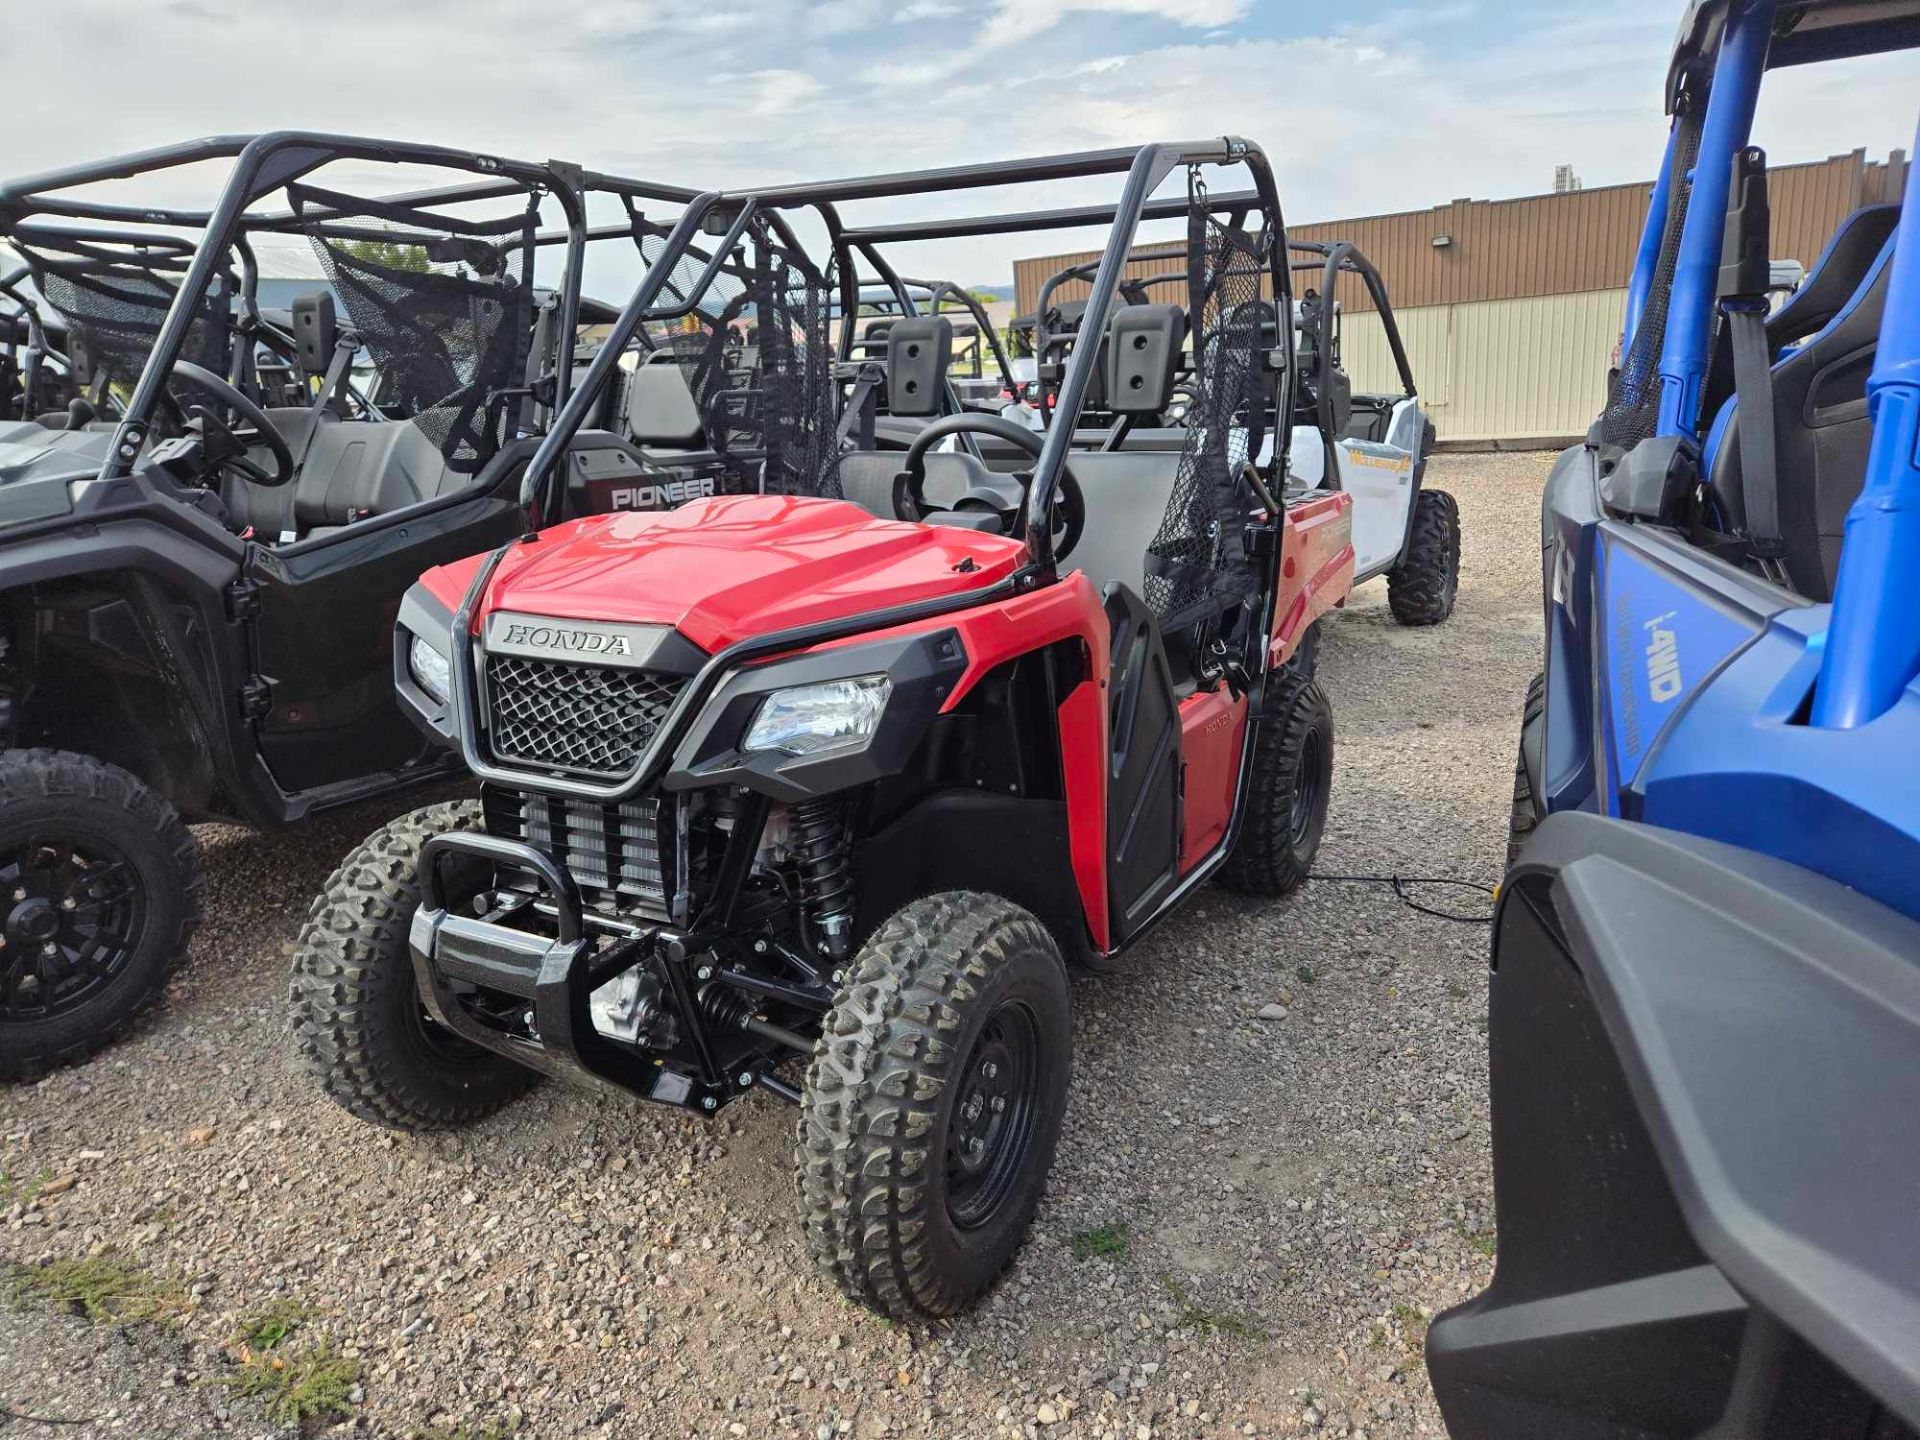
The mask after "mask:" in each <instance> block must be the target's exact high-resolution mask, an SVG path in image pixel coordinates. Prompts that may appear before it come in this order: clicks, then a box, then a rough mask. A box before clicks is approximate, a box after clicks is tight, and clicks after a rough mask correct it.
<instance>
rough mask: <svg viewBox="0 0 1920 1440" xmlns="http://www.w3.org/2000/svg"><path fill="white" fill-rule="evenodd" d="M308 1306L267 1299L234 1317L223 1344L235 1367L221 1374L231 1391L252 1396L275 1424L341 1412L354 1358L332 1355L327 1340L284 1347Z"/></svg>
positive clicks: (353, 1379)
mask: <svg viewBox="0 0 1920 1440" xmlns="http://www.w3.org/2000/svg"><path fill="white" fill-rule="evenodd" d="M313 1316H314V1310H313V1307H312V1306H311V1305H308V1304H307V1303H306V1302H305V1301H302V1300H293V1299H284V1298H283V1299H279V1300H269V1301H267V1302H266V1303H265V1304H262V1305H256V1306H254V1307H253V1309H251V1310H249V1311H247V1312H246V1313H245V1314H244V1315H242V1316H241V1317H240V1326H239V1328H238V1329H237V1330H235V1331H234V1334H233V1337H232V1339H230V1340H228V1342H227V1344H228V1346H229V1348H230V1350H231V1353H232V1355H233V1360H234V1364H235V1366H236V1367H237V1368H236V1369H235V1370H234V1371H233V1373H232V1374H230V1375H225V1376H223V1377H221V1382H220V1383H221V1384H223V1385H225V1386H226V1388H227V1389H228V1390H229V1391H231V1392H232V1393H233V1394H235V1395H241V1396H245V1397H247V1398H250V1399H257V1400H259V1401H261V1402H262V1405H263V1406H264V1408H265V1409H266V1412H267V1418H268V1419H269V1420H272V1421H273V1422H274V1423H275V1424H279V1425H305V1424H306V1423H307V1422H308V1421H310V1420H311V1421H323V1422H331V1421H333V1420H337V1419H339V1418H340V1417H342V1416H344V1415H345V1414H346V1413H347V1408H348V1407H349V1406H350V1405H351V1404H352V1403H353V1387H354V1386H355V1385H357V1384H359V1383H360V1362H359V1361H358V1360H351V1359H348V1358H347V1357H346V1356H344V1355H336V1354H334V1352H333V1348H332V1347H331V1346H330V1345H327V1344H324V1343H322V1344H319V1345H309V1346H307V1347H305V1348H304V1349H301V1350H298V1351H294V1350H289V1349H287V1348H285V1347H286V1342H287V1341H288V1340H289V1339H291V1338H292V1337H293V1335H294V1334H295V1332H296V1331H298V1330H300V1329H301V1328H302V1327H303V1326H304V1325H305V1324H306V1323H307V1322H308V1321H309V1320H311V1319H313Z"/></svg>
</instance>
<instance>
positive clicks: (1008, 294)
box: [967, 285, 1013, 300]
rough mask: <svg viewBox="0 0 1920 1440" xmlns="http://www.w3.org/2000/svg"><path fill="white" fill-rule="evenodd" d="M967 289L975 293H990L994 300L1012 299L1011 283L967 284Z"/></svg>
mask: <svg viewBox="0 0 1920 1440" xmlns="http://www.w3.org/2000/svg"><path fill="white" fill-rule="evenodd" d="M967 289H969V290H971V291H972V292H973V293H974V294H976V295H991V296H992V297H993V298H994V299H996V300H1011V299H1013V286H1011V285H969V286H968V287H967Z"/></svg>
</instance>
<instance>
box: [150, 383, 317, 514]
mask: <svg viewBox="0 0 1920 1440" xmlns="http://www.w3.org/2000/svg"><path fill="white" fill-rule="evenodd" d="M173 373H174V375H175V376H177V377H178V378H180V379H182V380H184V381H186V382H187V383H188V384H189V385H197V386H199V387H200V388H201V389H202V390H205V391H208V392H209V393H211V394H213V395H214V396H216V397H217V398H218V399H220V400H221V401H222V402H223V403H224V404H226V405H228V406H230V407H231V408H232V409H234V410H236V411H238V412H239V414H240V418H241V419H242V420H244V421H246V422H247V425H248V426H249V427H251V432H252V433H250V434H246V435H242V434H239V433H236V432H235V431H233V430H230V429H228V428H227V426H226V425H224V424H222V423H221V422H220V421H219V420H216V419H215V418H214V417H213V415H212V414H211V413H210V412H208V411H206V410H205V409H204V408H202V407H195V408H198V409H200V410H201V413H202V414H203V415H204V416H206V419H207V422H208V423H209V424H213V425H219V427H220V429H222V430H223V431H225V432H226V435H227V438H228V439H230V440H233V441H234V442H236V443H237V444H239V445H240V446H241V447H242V448H243V449H244V448H245V447H247V446H250V445H264V446H266V447H267V449H268V450H270V451H272V452H273V470H272V472H271V473H269V472H268V471H266V470H263V469H261V468H260V467H259V466H258V465H256V464H254V463H253V461H251V460H249V459H248V458H247V457H246V456H245V455H244V454H239V455H222V456H219V457H218V459H217V460H216V463H217V464H219V465H222V466H225V467H227V468H229V469H233V470H238V471H239V472H240V473H241V474H242V475H244V476H246V477H247V479H249V480H251V481H253V483H254V484H256V485H265V486H268V487H269V488H272V487H274V486H279V485H284V484H286V483H287V482H288V481H289V480H291V479H293V470H294V464H293V451H292V450H290V449H288V448H287V442H286V441H285V440H283V439H282V438H281V436H280V432H279V431H278V430H276V429H274V428H273V421H271V420H269V419H268V418H267V412H266V411H264V410H262V409H261V408H260V407H259V406H258V405H256V404H254V403H253V401H252V400H251V399H250V398H249V397H248V396H247V395H246V394H245V393H244V392H243V391H241V390H240V389H239V387H237V386H235V385H232V384H229V383H228V381H227V379H226V377H224V376H221V375H216V374H214V373H213V371H211V370H208V369H205V368H203V367H201V366H199V365H195V364H194V363H193V362H192V361H191V360H176V361H174V362H173Z"/></svg>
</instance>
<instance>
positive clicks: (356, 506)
mask: <svg viewBox="0 0 1920 1440" xmlns="http://www.w3.org/2000/svg"><path fill="white" fill-rule="evenodd" d="M267 416H268V418H269V419H271V420H272V421H273V422H274V428H275V429H276V430H278V431H279V432H280V435H281V437H282V438H283V439H285V440H286V442H287V446H288V448H289V449H291V450H292V451H293V454H294V457H295V458H296V459H297V460H300V470H299V473H298V474H297V475H296V476H295V477H294V478H293V480H292V481H290V482H289V483H288V484H285V485H280V486H268V485H256V484H254V483H253V482H252V481H249V480H244V479H240V478H238V477H231V476H230V477H229V478H228V480H227V483H226V489H225V494H224V496H223V498H224V499H225V500H226V502H227V511H228V513H229V515H231V516H232V518H233V523H234V524H235V525H237V526H244V525H251V526H253V528H254V529H255V531H256V532H258V533H259V534H260V535H261V536H263V537H266V538H269V539H271V538H274V537H276V536H280V535H285V534H288V533H293V534H298V535H302V536H305V535H309V534H313V533H316V532H318V531H321V530H327V529H333V528H337V527H339V526H342V525H348V524H351V523H352V522H353V521H355V520H357V519H360V518H361V517H363V516H366V515H385V514H389V513H390V512H392V511H395V510H401V509H404V508H405V507H407V506H409V505H417V504H419V503H420V502H421V501H422V500H432V499H435V498H437V497H439V496H441V495H448V494H451V493H453V492H454V491H455V490H458V489H460V488H461V487H462V486H464V485H466V484H467V483H468V481H469V480H470V479H471V477H470V476H468V475H465V474H463V473H461V472H460V471H458V470H455V469H453V468H452V467H450V466H449V465H448V464H447V462H446V459H445V457H444V456H442V455H441V453H440V450H439V447H438V446H436V445H435V444H434V442H433V441H432V439H431V438H429V437H428V435H427V434H426V433H425V432H424V431H422V430H421V429H420V427H419V426H418V425H415V424H414V423H413V422H412V421H410V420H342V419H341V418H340V417H339V416H337V415H336V414H334V413H333V412H332V411H331V410H323V411H321V412H320V413H319V430H318V432H317V433H315V434H314V435H313V436H312V439H311V441H309V439H308V431H309V429H310V428H311V427H312V425H313V423H314V422H313V412H312V411H311V410H309V409H306V408H304V407H288V408H281V409H273V410H269V411H267ZM303 454H304V457H305V458H304V459H301V457H302V455H303ZM254 459H255V460H256V462H258V463H261V464H271V463H272V461H271V458H270V457H269V456H268V455H267V454H266V452H265V451H256V452H255V453H254Z"/></svg>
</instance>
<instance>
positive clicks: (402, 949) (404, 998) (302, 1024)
mask: <svg viewBox="0 0 1920 1440" xmlns="http://www.w3.org/2000/svg"><path fill="white" fill-rule="evenodd" d="M479 828H480V804H479V802H478V801H476V800H460V801H455V802H453V803H451V804H442V805H429V806H427V807H426V808H425V809H421V810H415V811H414V812H413V813H412V814H409V815H402V816H401V817H400V818H399V819H398V820H395V821H393V822H392V823H391V824H388V825H384V826H382V827H381V828H380V829H378V830H376V831H374V832H373V834H371V835H370V836H368V837H367V839H366V842H365V843H364V844H362V845H361V846H360V847H359V848H358V849H356V850H354V851H353V852H352V853H351V854H349V855H348V856H347V858H346V859H345V860H343V861H342V862H341V863H340V868H339V869H338V870H335V871H334V872H333V875H332V876H331V877H330V878H329V879H328V881H327V886H326V889H324V890H323V891H321V892H320V895H319V897H318V898H317V899H316V900H315V901H314V902H313V908H312V909H311V910H309V911H308V912H307V923H306V925H305V926H304V927H302V929H301V931H300V938H299V939H297V940H296V941H294V946H293V979H292V986H291V993H290V997H289V998H290V1000H291V1002H292V1012H293V1035H294V1042H295V1044H296V1045H297V1046H298V1047H299V1050H300V1055H301V1058H302V1059H303V1060H305V1061H306V1066H307V1069H308V1070H309V1071H311V1072H312V1074H313V1075H314V1077H315V1078H316V1079H318V1080H319V1081H320V1084H321V1086H322V1087H323V1088H324V1089H325V1090H326V1092H327V1094H328V1096H329V1097H330V1098H331V1099H332V1100H333V1101H334V1102H335V1103H336V1104H338V1105H340V1106H341V1107H342V1108H343V1109H345V1110H348V1111H350V1112H351V1113H353V1114H354V1115H357V1116H359V1117H360V1118H361V1119H362V1120H367V1121H370V1122H372V1123H373V1124H375V1125H384V1126H386V1127H387V1128H388V1129H391V1130H445V1129H450V1128H452V1127H454V1126H458V1125H466V1124H470V1123H472V1122H473V1121H475V1120H480V1119H483V1118H484V1117H486V1116H488V1115H491V1114H493V1112H494V1111H496V1110H498V1109H500V1107H501V1106H503V1105H505V1104H506V1103H507V1102H508V1101H510V1100H513V1099H516V1098H517V1097H519V1096H520V1095H522V1094H524V1093H525V1092H526V1091H527V1090H529V1089H530V1088H532V1086H533V1085H534V1083H535V1082H536V1081H537V1080H538V1079H539V1076H538V1075H537V1074H536V1073H535V1072H534V1071H532V1070H529V1069H527V1068H526V1067H525V1066H523V1065H516V1064H515V1063H514V1062H513V1061H511V1060H509V1059H507V1058H506V1057H505V1056H502V1055H496V1054H494V1053H493V1052H492V1051H490V1050H483V1049H481V1048H480V1047H479V1046H477V1045H474V1044H472V1043H470V1042H468V1041H466V1040H463V1039H461V1038H460V1037H459V1036H458V1035H455V1034H453V1033H452V1032H451V1031H448V1030H446V1029H444V1028H443V1027H441V1026H439V1025H437V1024H435V1023H434V1021H433V1020H431V1019H429V1018H428V1016H427V1013H426V1010H425V1007H424V1006H423V1005H422V1004H421V1002H420V992H419V988H418V986H417V984H416V983H415V980H414V974H413V957H412V954H411V953H410V951H409V950H408V948H407V932H408V930H409V928H410V927H411V926H412V924H413V912H414V911H415V910H417V909H419V907H420V881H419V873H418V872H419V866H420V847H421V846H422V845H424V844H425V843H426V842H427V839H428V838H429V837H430V836H434V835H443V834H445V833H446V832H448V831H449V830H477V829H479Z"/></svg>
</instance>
